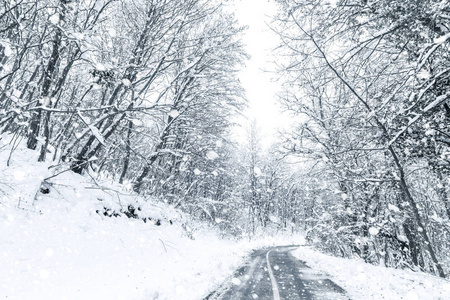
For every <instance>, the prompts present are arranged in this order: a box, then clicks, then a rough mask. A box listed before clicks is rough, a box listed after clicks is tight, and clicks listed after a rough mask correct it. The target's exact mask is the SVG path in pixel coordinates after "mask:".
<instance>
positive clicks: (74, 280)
mask: <svg viewBox="0 0 450 300" xmlns="http://www.w3.org/2000/svg"><path fill="white" fill-rule="evenodd" d="M21 144H23V143H20V142H19V143H18V144H17V145H18V147H17V148H16V147H14V148H15V150H14V151H13V155H12V156H10V153H11V151H12V150H13V146H12V143H10V137H7V136H4V137H3V139H2V140H1V141H0V146H1V147H0V266H1V268H0V299H18V300H24V299H33V300H39V299H45V300H53V299H55V300H56V299H58V300H59V299H71V300H75V299H80V300H81V299H82V300H89V299H96V300H97V299H111V300H113V299H124V300H125V299H126V300H128V299H130V300H131V299H135V300H143V299H146V300H149V299H160V300H163V299H183V300H188V299H203V298H204V297H205V296H206V295H208V294H209V293H210V292H211V291H212V290H214V289H215V288H217V287H218V286H220V285H221V284H222V283H223V282H224V281H226V280H231V279H232V274H233V273H234V271H235V269H237V268H238V267H239V266H240V265H241V264H242V263H243V261H244V258H245V256H246V255H248V254H249V253H250V252H251V250H252V249H254V248H258V247H263V246H270V245H279V244H280V243H284V244H292V243H296V244H298V243H299V242H298V241H299V240H302V239H301V238H299V237H290V238H284V239H282V238H281V239H280V238H266V237H261V238H259V239H257V240H256V241H255V240H253V241H251V242H249V241H245V240H241V241H233V240H228V239H222V238H220V237H219V234H218V233H217V232H216V231H215V230H214V229H213V228H211V227H208V226H205V225H202V224H200V223H199V222H196V221H194V220H192V219H191V218H190V217H189V216H187V215H185V214H183V213H182V212H180V211H178V210H176V209H173V208H171V207H170V206H168V205H164V204H161V203H157V202H156V201H153V200H149V199H146V200H144V199H142V198H141V197H139V196H136V195H134V194H132V193H131V192H130V191H129V190H127V188H126V187H124V186H121V185H118V184H116V183H114V182H111V181H108V180H101V181H97V180H94V179H93V178H90V177H88V176H80V175H78V174H75V173H72V172H63V173H61V174H60V175H58V176H57V177H54V178H52V179H50V180H48V184H47V185H45V186H43V189H44V190H46V189H48V190H47V191H44V193H42V192H40V186H41V182H42V180H43V179H44V178H46V177H49V176H50V175H51V174H52V173H51V172H50V171H49V170H48V167H49V165H48V164H43V163H37V155H38V154H37V152H35V151H30V150H28V149H26V148H25V147H24V146H23V145H21ZM51 171H52V172H55V170H54V168H51ZM56 172H57V171H56ZM130 204H131V205H134V207H141V210H140V211H137V210H136V211H135V213H136V214H138V215H139V216H140V217H141V219H134V218H127V217H126V216H125V215H124V214H123V213H122V214H121V216H119V217H108V216H105V215H104V214H103V213H104V212H105V207H106V208H108V209H109V210H108V212H107V213H108V214H112V213H113V212H120V211H126V210H127V207H128V205H130ZM142 218H146V220H147V222H146V223H144V222H143V220H142ZM157 225H160V226H157Z"/></svg>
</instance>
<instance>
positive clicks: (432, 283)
mask: <svg viewBox="0 0 450 300" xmlns="http://www.w3.org/2000/svg"><path fill="white" fill-rule="evenodd" d="M292 254H293V255H294V256H295V257H296V258H298V259H300V260H302V261H305V262H306V263H307V265H308V266H310V267H311V268H313V269H314V270H315V271H318V272H321V273H325V274H328V275H329V276H330V279H331V280H333V281H334V282H335V283H337V284H338V285H340V286H341V287H342V288H344V289H345V290H346V291H347V294H348V296H349V297H350V298H351V299H353V300H358V299H361V300H366V299H372V300H377V299H405V300H419V299H433V300H439V299H442V300H444V299H449V295H450V282H449V281H447V280H444V279H441V278H438V277H434V276H431V275H428V274H425V273H415V272H412V271H408V270H396V269H391V268H384V267H380V266H374V265H370V264H366V263H364V262H362V261H358V260H349V259H344V258H337V257H331V256H327V255H324V254H321V253H318V252H316V251H313V250H311V249H310V248H309V247H299V248H298V249H297V250H294V251H293V253H292Z"/></svg>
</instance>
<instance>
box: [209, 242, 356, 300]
mask: <svg viewBox="0 0 450 300" xmlns="http://www.w3.org/2000/svg"><path fill="white" fill-rule="evenodd" d="M295 248H297V247H296V246H285V247H275V248H270V249H264V250H257V251H255V252H253V254H252V255H251V257H250V260H249V261H248V263H247V264H246V265H245V266H244V267H242V268H240V269H239V270H237V271H236V273H235V274H234V278H233V279H232V280H231V282H230V283H229V284H226V285H224V286H223V287H221V288H220V289H219V290H217V291H215V292H213V293H211V294H210V295H209V296H208V297H206V298H205V300H241V299H245V300H246V299H249V300H254V299H258V300H281V299H284V300H303V299H308V300H309V299H321V300H323V299H330V300H331V299H333V300H334V299H336V300H340V299H347V300H348V299H349V298H348V297H347V296H346V295H345V291H344V290H343V289H342V288H341V287H339V286H338V285H336V284H335V283H334V282H332V281H331V280H329V279H327V278H326V277H324V276H322V275H320V274H317V273H315V272H314V271H313V270H312V269H310V268H309V267H308V266H306V265H305V263H303V262H301V261H299V260H296V259H295V258H294V257H293V256H292V255H291V254H290V251H291V250H293V249H295Z"/></svg>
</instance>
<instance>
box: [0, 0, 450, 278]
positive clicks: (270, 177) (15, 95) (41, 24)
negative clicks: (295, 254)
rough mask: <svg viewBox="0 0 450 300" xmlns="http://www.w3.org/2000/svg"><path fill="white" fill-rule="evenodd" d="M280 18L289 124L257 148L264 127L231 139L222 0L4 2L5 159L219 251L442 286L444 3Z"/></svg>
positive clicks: (344, 0)
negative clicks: (81, 186)
mask: <svg viewBox="0 0 450 300" xmlns="http://www.w3.org/2000/svg"><path fill="white" fill-rule="evenodd" d="M276 2H277V5H278V12H277V13H276V16H275V17H274V19H273V20H272V22H271V23H270V24H268V25H267V26H269V27H270V29H271V30H272V31H273V32H275V33H276V35H277V36H278V37H279V46H278V47H277V48H276V49H274V50H273V52H274V55H275V56H276V57H277V60H276V66H275V67H274V68H273V70H271V71H272V72H273V76H274V77H276V78H277V81H278V82H279V84H280V85H281V86H282V92H280V94H279V95H278V99H277V101H278V102H279V105H280V106H281V107H282V108H283V109H284V110H285V111H286V112H287V113H288V114H289V115H290V116H291V117H292V121H293V124H294V125H293V126H291V128H289V129H288V130H285V131H283V132H280V133H279V134H278V135H277V136H276V137H274V138H273V143H272V145H271V146H270V147H269V148H268V149H264V147H263V146H262V143H261V135H262V132H261V131H260V129H258V124H257V122H251V125H250V126H249V128H247V138H246V140H245V141H243V142H242V141H236V140H235V139H234V137H233V130H234V128H235V127H236V126H238V125H237V124H236V120H237V118H238V117H239V116H241V115H242V114H243V111H244V110H245V108H246V107H247V99H246V95H245V89H244V87H243V86H242V85H241V83H240V80H239V71H240V70H241V69H242V68H245V63H246V61H247V59H248V58H249V56H248V54H247V53H246V50H245V40H244V36H245V31H246V28H245V27H244V26H240V25H239V23H238V22H237V20H236V17H235V15H234V14H233V12H232V11H230V9H229V8H227V5H228V4H227V1H220V0H212V1H208V0H180V1H173V0H0V132H1V139H2V140H4V141H6V140H10V142H9V143H10V145H11V144H12V150H8V151H10V153H9V154H8V155H9V156H14V155H15V153H14V149H15V148H16V147H18V146H19V144H21V143H24V144H25V145H26V147H27V148H28V149H30V150H33V151H34V153H36V160H37V161H39V162H46V163H49V164H50V169H49V170H50V171H51V173H52V175H51V176H48V177H46V178H43V179H42V186H44V187H45V186H51V185H52V179H54V178H56V177H57V176H59V175H60V174H63V173H65V172H75V173H78V174H83V175H86V176H90V177H92V178H94V179H95V178H110V179H112V180H115V181H116V182H117V183H118V184H122V185H123V186H124V187H125V188H127V189H128V190H130V191H131V192H133V193H135V194H139V195H141V196H143V197H147V198H148V199H149V201H153V199H158V200H157V201H160V202H163V203H166V204H168V205H171V206H173V207H174V208H177V209H181V210H182V211H184V212H186V213H188V214H190V215H192V216H193V217H195V218H197V219H198V220H199V221H202V222H207V223H210V224H211V225H212V226H215V227H217V228H219V229H220V230H221V232H222V233H223V235H224V236H239V237H251V236H255V235H261V234H266V233H271V234H278V233H279V232H304V233H305V235H306V239H307V241H308V243H309V244H310V245H312V246H314V247H315V248H316V249H319V250H321V251H323V252H325V253H329V254H332V255H335V256H340V257H345V258H350V257H355V256H356V257H360V258H361V259H363V260H364V261H365V262H368V263H371V264H375V265H382V266H387V267H394V268H401V269H411V270H421V271H425V272H428V273H431V274H434V275H436V276H439V277H446V276H447V275H448V273H449V270H450V100H449V98H450V51H449V50H450V2H449V1H448V0H408V1H405V0H276ZM10 137H12V138H10ZM4 148H5V147H4V146H0V152H1V151H6V150H4ZM2 167H4V166H2ZM1 183H2V178H0V195H1V194H4V187H3V185H2V184H1ZM41 191H42V187H41ZM150 199H152V200H150ZM138 209H140V208H139V207H133V206H130V205H129V206H128V207H123V208H122V209H121V210H118V211H113V210H111V209H110V208H108V207H105V214H108V215H110V216H112V217H114V216H115V215H117V214H122V215H126V216H128V217H130V218H137V217H138V216H137V215H136V214H135V211H136V210H138Z"/></svg>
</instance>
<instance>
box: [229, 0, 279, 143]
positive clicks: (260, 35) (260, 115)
mask: <svg viewBox="0 0 450 300" xmlns="http://www.w3.org/2000/svg"><path fill="white" fill-rule="evenodd" d="M230 3H233V4H234V6H235V13H236V16H237V18H238V20H239V22H240V24H241V25H246V26H248V27H249V28H248V30H247V32H246V35H245V37H244V43H245V44H246V50H247V52H248V54H249V55H250V56H251V58H250V60H249V61H248V62H247V64H246V68H245V69H244V70H243V71H242V72H241V74H240V76H239V78H240V80H241V82H242V84H243V86H244V88H245V89H246V96H247V99H248V101H249V109H248V110H247V111H246V112H245V113H244V114H245V116H246V117H247V120H245V119H242V120H240V123H241V124H242V126H243V127H244V128H243V129H238V130H237V131H238V135H239V138H245V127H248V126H249V123H250V121H251V120H252V119H255V120H256V122H257V125H258V127H259V128H260V129H261V136H262V138H263V141H262V143H263V146H268V145H269V144H270V142H271V141H273V140H274V138H273V137H274V135H276V133H277V129H278V128H281V127H283V126H286V121H285V119H286V117H282V116H281V109H280V107H279V105H278V104H277V96H276V93H277V91H278V90H279V88H278V86H279V85H278V84H277V83H275V82H273V80H271V78H272V77H273V74H271V73H268V72H265V71H264V70H270V69H271V61H273V58H272V50H273V49H274V48H275V47H276V46H277V44H278V42H277V36H276V35H275V33H273V32H272V31H271V30H270V28H269V27H268V26H267V24H268V23H270V21H271V18H272V16H273V15H274V14H275V13H276V10H277V6H276V4H275V3H274V2H273V0H233V1H230Z"/></svg>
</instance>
